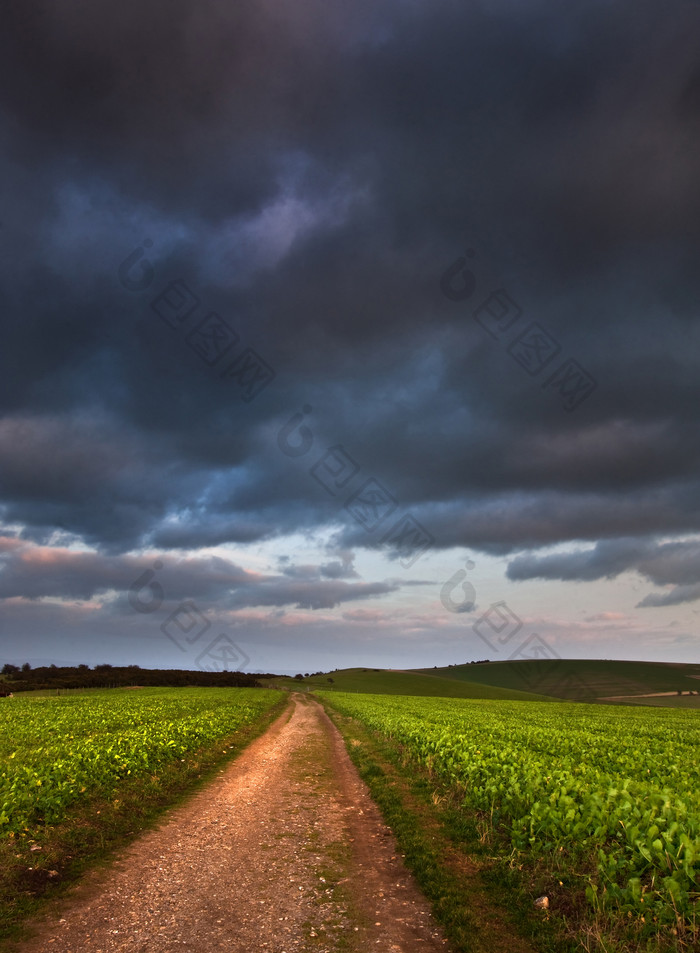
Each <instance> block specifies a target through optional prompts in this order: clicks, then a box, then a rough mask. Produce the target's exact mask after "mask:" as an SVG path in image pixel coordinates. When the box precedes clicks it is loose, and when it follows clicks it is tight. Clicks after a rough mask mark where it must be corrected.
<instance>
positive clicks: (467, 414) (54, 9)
mask: <svg viewBox="0 0 700 953" xmlns="http://www.w3.org/2000/svg"><path fill="white" fill-rule="evenodd" d="M698 38H700V13H698V10H697V8H695V7H693V6H691V5H689V4H685V3H681V2H680V0H678V2H674V3H672V4H671V7H670V8H668V7H667V8H665V9H664V10H661V9H660V8H659V7H658V6H657V5H654V4H646V3H642V4H634V5H632V4H630V3H617V4H612V5H611V4H607V3H593V4H591V3H588V2H586V3H573V4H569V5H566V6H562V5H561V4H555V3H554V2H552V0H550V2H537V3H529V4H518V5H514V4H501V5H495V6H494V7H493V9H491V8H490V9H489V11H488V12H486V11H484V10H481V9H479V8H478V7H473V6H472V7H469V8H467V7H464V8H463V9H461V8H455V7H454V6H453V5H452V4H447V3H440V2H439V3H430V4H428V3H422V4H421V3H419V4H413V5H411V6H410V8H409V7H406V6H405V5H400V4H395V3H390V2H383V3H379V4H376V3H360V4H356V5H354V6H353V7H351V8H347V7H346V6H342V5H341V4H340V3H323V4H322V3H320V2H315V0H314V2H311V0H304V2H301V3H298V4H294V5H293V6H291V7H290V6H289V5H283V4H281V3H278V2H269V3H265V4H259V3H252V2H246V3H242V4H236V5H227V6H225V5H222V4H219V3H214V2H213V0H207V2H204V3H201V4H198V5H197V6H196V8H194V7H192V6H191V5H190V4H185V3H181V2H170V3H168V4H167V5H166V4H164V3H162V2H156V0H149V2H146V3H141V4H139V5H138V7H137V6H136V5H133V6H132V5H128V4H127V6H126V7H124V6H123V5H122V6H120V7H119V8H118V9H117V8H114V9H113V8H108V7H95V8H90V9H89V10H87V9H86V10H84V11H82V12H81V14H80V16H78V15H77V14H76V12H75V11H74V8H73V5H71V4H69V3H67V2H63V0H57V2H55V3H52V4H50V5H49V4H45V3H41V2H39V0H27V2H26V3H23V4H22V5H19V4H17V5H15V6H14V7H13V8H12V9H11V10H10V12H9V14H8V16H7V18H6V22H5V24H4V31H3V37H2V38H1V39H0V53H1V54H2V55H0V73H2V74H4V77H5V80H6V82H5V83H4V84H3V89H4V91H3V93H2V94H1V95H0V123H1V124H2V128H3V131H4V134H5V137H6V139H7V141H8V150H7V152H6V155H5V158H4V159H3V160H2V172H3V179H4V181H5V182H6V184H7V196H8V197H7V202H6V206H5V208H4V209H3V212H2V215H1V216H0V217H1V218H2V230H1V231H0V235H2V237H3V238H4V240H5V243H6V246H7V247H6V251H5V252H4V254H3V256H2V258H0V279H1V280H0V313H2V315H3V318H2V320H3V326H4V337H3V354H2V361H3V368H2V371H3V373H2V374H0V409H1V410H2V412H3V413H4V414H5V420H4V422H3V423H2V427H1V428H0V493H1V494H2V500H3V504H4V510H3V512H4V518H5V520H6V521H7V522H9V523H13V524H20V525H24V526H26V530H25V535H26V536H27V537H30V538H33V539H35V540H38V541H47V540H49V539H51V534H52V533H53V531H54V530H57V529H58V530H63V531H64V532H69V533H74V534H76V535H77V536H78V537H79V538H82V539H83V540H85V541H86V542H87V543H88V544H89V545H91V546H95V547H98V548H100V549H101V550H102V551H104V552H105V553H107V552H108V553H110V554H111V555H118V554H119V553H127V552H129V551H131V550H133V549H134V548H137V547H139V546H144V545H148V546H153V547H160V548H163V549H166V550H167V549H169V548H172V549H190V548H192V549H196V548H197V547H200V546H213V545H217V544H219V543H225V542H240V543H246V542H254V541H256V540H263V539H270V538H272V537H274V536H276V535H281V534H285V533H291V532H294V531H296V530H299V529H302V530H307V529H309V530H310V529H313V528H318V527H321V526H324V525H328V524H329V523H331V522H333V523H340V524H341V525H343V526H344V530H343V532H342V539H343V540H344V542H345V543H346V545H348V546H365V545H368V546H375V545H377V544H378V543H377V541H378V539H379V538H380V536H381V534H380V533H375V534H371V533H367V532H365V531H364V530H363V529H362V528H361V527H359V526H358V524H357V523H356V522H354V521H353V519H352V517H351V516H350V515H349V514H348V513H347V511H346V510H344V508H343V505H342V504H343V498H342V494H341V495H338V496H337V497H335V498H332V497H331V496H330V495H329V494H328V493H327V492H326V491H325V490H324V489H323V487H321V486H319V484H318V483H317V482H315V481H314V480H313V479H312V477H311V476H310V474H309V468H310V467H311V465H312V464H313V463H314V462H315V461H316V460H317V459H318V458H319V456H320V455H321V454H322V453H323V451H324V450H325V448H327V447H328V446H331V445H335V444H338V443H341V444H342V445H343V446H344V447H345V448H346V450H347V451H348V452H349V453H350V454H351V455H352V456H353V458H354V459H355V460H356V461H357V463H358V464H359V465H360V466H361V468H362V469H361V477H358V480H359V479H366V478H369V477H370V476H374V477H376V478H377V479H379V480H380V481H381V483H382V484H383V485H384V486H385V487H386V488H387V490H388V491H389V492H390V493H392V494H393V495H394V497H395V498H396V499H397V501H398V502H399V504H400V508H401V509H400V511H399V512H409V511H410V512H411V513H413V514H414V515H415V516H416V518H418V519H419V520H420V521H421V523H422V524H423V525H424V526H425V527H426V528H427V529H428V530H429V532H431V533H432V534H433V536H434V537H435V539H436V545H438V546H469V547H474V548H480V549H484V550H491V551H493V552H513V551H518V550H522V549H523V548H528V547H537V546H541V545H546V544H549V543H554V542H561V541H567V540H572V539H588V540H596V539H601V538H603V537H605V538H608V539H611V538H612V539H614V538H615V537H620V536H624V537H630V538H635V539H640V538H643V537H645V536H648V535H659V534H664V533H666V534H670V533H674V534H675V533H684V532H686V533H687V532H690V531H700V507H699V499H700V495H699V490H700V486H699V484H698V476H697V474H698V450H697V446H698V445H697V439H696V434H697V427H698V423H699V420H698V417H699V415H700V410H699V408H700V376H699V375H698V373H697V355H698V353H700V334H699V333H698V320H697V302H698V300H700V276H699V274H698V271H697V267H696V262H697V258H698V252H699V251H700V249H699V248H698V245H699V243H700V226H699V225H698V222H700V215H699V214H698V213H699V212H700V185H699V184H698V179H697V154H698V147H699V146H700V94H699V93H698V90H700V80H699V78H698V77H700V67H699V66H698V58H697V48H698V43H697V41H698ZM37 63H41V64H42V65H41V68H40V69H38V68H37V65H36V64H37ZM29 168H31V169H32V170H34V172H33V174H32V176H31V177H29V176H28V172H27V170H28V169H29ZM146 237H150V238H151V239H152V241H153V246H152V247H151V249H150V250H149V252H148V254H149V258H150V260H151V261H152V263H153V265H154V267H155V278H154V281H153V283H152V285H151V286H150V287H149V288H148V289H147V290H145V291H144V292H143V293H138V292H134V291H129V290H127V289H126V288H124V287H123V286H122V285H121V284H120V283H119V281H118V279H117V268H118V265H119V263H120V262H122V261H123V259H124V258H125V257H126V256H127V255H128V254H129V253H130V252H131V251H132V249H133V248H134V247H136V246H137V245H138V244H139V243H140V242H141V241H142V240H143V239H144V238H146ZM468 246H470V247H473V248H474V249H475V251H476V255H475V257H474V259H473V262H472V267H473V269H474V272H475V274H476V275H477V278H478V287H479V292H478V295H477V296H475V298H474V300H473V301H472V302H471V303H470V305H467V304H466V303H465V304H461V305H460V304H457V303H454V302H450V301H447V300H446V299H445V298H444V297H443V296H441V294H440V291H439V279H440V276H441V274H442V273H443V272H444V270H445V269H446V267H447V266H448V265H449V264H450V263H451V262H452V261H453V260H454V259H455V258H456V256H457V255H460V254H462V253H463V252H464V250H465V248H466V247H468ZM175 278H183V279H184V280H185V281H186V282H187V283H188V285H189V286H190V287H191V288H192V289H193V290H194V291H195V293H196V294H197V295H198V296H199V297H200V298H201V305H200V311H199V315H200V316H203V315H204V314H205V313H206V312H207V311H209V310H216V311H218V312H219V313H220V314H222V315H224V316H225V317H226V319H227V320H228V321H229V322H230V324H231V326H232V327H233V329H234V330H235V331H236V333H237V334H238V335H239V337H240V338H241V340H242V341H244V342H245V344H246V345H249V346H251V347H253V348H255V349H256V350H257V351H258V352H259V353H260V354H261V355H262V356H263V357H264V358H265V360H267V361H268V362H269V363H270V364H271V365H272V366H273V367H274V369H275V371H276V372H277V376H276V378H275V380H274V381H273V382H272V383H271V384H270V386H269V387H268V388H267V389H266V390H264V391H263V392H262V393H261V394H260V396H259V397H258V398H256V399H255V400H254V401H252V402H251V403H249V404H246V403H244V402H242V401H241V400H240V398H239V397H238V396H237V394H236V392H235V389H233V388H231V387H229V386H227V384H226V382H225V381H223V380H221V378H220V377H219V375H218V371H217V370H212V369H210V368H207V367H206V366H205V365H204V364H203V363H202V361H201V360H199V359H198V358H197V356H196V355H194V354H193V353H192V351H191V350H189V349H188V347H187V345H186V343H185V340H184V334H179V333H178V332H177V331H175V330H173V329H171V328H169V327H167V326H166V324H165V323H163V322H160V321H159V319H158V318H157V317H156V316H155V314H154V312H153V311H152V310H151V309H150V308H149V301H150V300H151V299H152V298H153V297H154V296H155V295H156V294H157V293H159V292H160V291H162V290H163V289H164V288H165V287H166V285H167V284H168V282H169V281H171V280H173V279H175ZM501 285H502V286H504V287H506V288H507V289H508V290H509V292H510V293H511V294H512V295H513V296H514V297H515V298H516V299H517V300H518V302H519V304H520V305H521V306H522V307H523V308H524V310H525V318H526V320H527V321H531V320H532V321H534V320H536V321H539V322H540V323H541V324H542V325H543V326H545V327H546V328H547V329H548V330H549V332H550V333H551V334H552V335H553V336H554V337H555V338H556V339H557V341H558V342H559V343H560V344H561V347H562V356H564V355H566V356H572V357H574V358H575V359H576V360H578V361H580V362H581V363H582V364H583V365H584V366H585V367H586V368H587V369H589V370H590V372H591V373H593V374H594V375H595V377H596V379H597V380H598V382H599V385H598V389H597V390H596V391H595V392H594V394H593V396H592V397H591V398H590V399H589V400H588V401H587V402H586V403H585V404H583V405H582V406H581V407H580V408H578V409H577V410H576V411H575V412H574V413H571V414H567V413H566V412H565V411H564V410H563V409H562V407H561V402H560V401H559V402H558V401H557V400H556V399H555V398H554V397H553V395H552V394H551V393H548V392H547V391H544V390H543V389H542V387H541V381H540V380H539V379H537V380H535V379H533V378H531V377H530V376H529V375H528V374H527V373H526V372H525V371H524V370H523V369H522V368H521V367H520V366H518V365H517V364H516V363H515V362H514V361H513V360H512V358H511V357H510V356H509V354H508V353H507V351H506V349H505V348H504V346H503V345H502V344H501V343H500V342H497V341H494V340H492V339H491V338H490V337H488V335H486V334H485V332H484V331H483V330H482V328H481V327H479V326H478V325H477V324H476V323H475V322H474V320H473V319H472V318H471V317H470V310H471V308H472V307H474V306H475V305H476V304H477V303H478V301H477V298H480V297H482V296H483V295H484V294H485V293H487V292H488V291H489V290H491V289H492V288H493V287H495V286H501ZM305 404H308V405H310V406H311V407H312V413H311V414H310V415H309V417H308V425H309V427H310V428H311V430H312V433H313V438H314V443H313V448H312V450H310V451H309V453H308V455H305V456H304V457H303V458H299V459H296V458H290V457H286V456H284V455H283V454H282V453H280V451H279V449H278V447H277V435H278V433H279V430H280V428H281V427H282V426H283V424H284V423H285V422H286V421H287V420H288V419H289V417H290V416H291V415H292V414H293V413H294V412H296V411H297V410H299V409H300V408H301V407H302V406H304V405H305ZM353 488H354V485H353ZM382 532H383V530H382ZM634 545H637V544H636V543H635V544H634ZM601 546H602V544H601ZM596 552H598V550H597V549H596ZM606 552H608V551H607V550H605V549H604V548H603V549H601V550H600V553H601V554H602V555H600V559H599V560H594V562H595V563H596V566H598V568H592V567H591V565H590V564H587V563H585V560H584V562H583V563H581V564H580V565H579V564H578V563H576V561H575V559H574V557H571V558H572V560H573V562H570V563H568V564H567V566H568V569H567V571H568V572H571V573H573V575H572V576H571V577H570V578H584V577H585V578H600V576H595V575H590V576H588V575H586V574H587V573H588V574H590V573H593V574H594V573H595V572H598V571H599V568H600V566H599V563H600V565H602V564H603V563H604V562H605V559H604V558H603V556H604V555H605V553H606ZM606 558H607V557H606ZM631 558H632V557H630V559H631ZM613 564H614V565H617V563H615V561H614V560H613V562H612V563H611V565H613ZM513 565H514V566H515V567H516V569H515V570H513V571H514V572H515V571H517V572H521V573H523V572H526V571H530V570H529V569H528V568H527V566H528V565H529V564H524V563H522V562H520V561H516V563H514V564H513ZM548 565H549V564H547V565H544V564H543V565H540V564H538V566H539V568H540V569H543V568H544V569H545V570H547V571H549V569H548V568H547V566H548ZM517 567H520V568H517ZM512 568H513V567H511V569H512ZM577 572H578V573H579V574H580V575H578V576H577V575H576V573H577ZM603 575H605V573H603ZM513 578H515V577H513ZM557 578H559V577H557ZM649 578H652V576H650V577H649ZM671 581H672V582H674V583H676V584H678V585H683V586H686V585H690V586H691V587H692V586H693V585H695V580H694V579H692V580H689V581H683V580H681V579H680V576H679V578H678V579H676V578H674V579H672V580H671ZM660 584H664V583H660ZM66 585H67V587H68V588H67V589H66V592H68V591H69V590H70V585H69V584H68V583H66ZM275 585H278V584H275ZM284 585H292V582H289V583H286V582H285V583H284ZM313 585H314V587H316V588H314V590H313V592H308V593H300V595H299V604H300V605H309V606H313V605H315V604H319V605H320V604H324V605H325V604H331V603H333V604H335V602H334V600H339V599H340V598H341V597H343V598H344V597H346V596H347V597H348V598H351V597H352V598H354V597H355V596H349V595H348V593H349V592H350V591H352V592H353V593H355V592H360V591H361V584H359V583H358V584H355V583H353V584H352V585H350V584H347V583H344V582H342V584H341V579H340V576H338V578H337V579H336V578H334V577H333V576H332V575H328V574H326V575H325V577H324V579H323V580H317V581H316V582H314V583H313ZM57 586H58V583H57ZM279 586H282V583H281V582H280V583H279ZM324 586H325V589H324V588H322V587H324ZM333 586H340V588H333ZM343 586H347V587H348V588H347V589H346V588H343ZM319 587H321V588H319ZM88 588H89V586H88ZM85 591H87V590H85ZM276 591H278V593H279V598H283V597H284V598H287V596H288V595H289V597H290V598H292V596H291V595H290V594H289V593H286V590H285V591H283V589H282V588H279V589H278V590H276ZM681 591H685V590H679V592H681ZM269 592H271V593H272V594H271V595H269V599H270V600H271V601H270V603H269V604H282V603H277V602H275V601H274V600H275V598H277V596H275V595H274V593H273V591H272V590H269ZM285 593H286V594H285ZM368 594H372V593H368ZM241 598H243V597H242V596H241ZM650 598H651V597H650ZM655 598H656V597H655ZM664 598H668V596H664Z"/></svg>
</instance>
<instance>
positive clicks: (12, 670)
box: [1, 662, 275, 692]
mask: <svg viewBox="0 0 700 953" xmlns="http://www.w3.org/2000/svg"><path fill="white" fill-rule="evenodd" d="M1 674H2V675H3V676H4V681H3V683H2V688H4V690H5V691H6V692H7V691H10V692H27V691H35V690H37V689H53V688H56V689H61V688H128V687H129V686H136V685H138V686H143V687H153V686H158V685H160V686H172V687H179V686H186V685H202V686H208V687H218V688H260V687H262V686H261V684H260V682H259V681H258V679H260V678H273V677H275V676H274V675H272V674H270V675H267V674H266V675H260V674H256V675H251V674H248V673H245V672H202V671H199V670H195V671H183V670H181V669H158V668H141V667H140V666H138V665H109V664H107V663H105V664H103V665H95V666H94V668H90V666H89V665H66V666H59V665H43V666H38V667H37V668H32V667H31V665H30V664H29V662H25V663H24V665H22V666H21V667H20V666H18V665H11V664H10V663H7V664H6V665H4V666H3V668H2V673H1Z"/></svg>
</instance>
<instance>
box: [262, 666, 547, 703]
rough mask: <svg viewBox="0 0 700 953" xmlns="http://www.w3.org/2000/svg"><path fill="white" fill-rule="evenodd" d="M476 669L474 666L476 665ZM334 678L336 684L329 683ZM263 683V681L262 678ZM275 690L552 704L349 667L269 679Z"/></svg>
mask: <svg viewBox="0 0 700 953" xmlns="http://www.w3.org/2000/svg"><path fill="white" fill-rule="evenodd" d="M472 667H473V666H472ZM329 679H333V681H332V682H331V681H329ZM259 681H260V682H261V683H262V682H263V679H259ZM264 681H265V684H266V685H269V686H270V687H271V688H272V687H275V688H289V689H292V690H296V691H304V690H306V691H313V690H314V689H321V688H322V689H323V690H324V691H338V692H364V693H366V694H373V695H425V696H436V697H442V698H511V699H515V700H518V699H520V700H521V701H549V700H550V699H548V698H546V697H545V696H543V695H536V694H532V693H529V692H524V691H518V690H517V689H514V688H510V687H508V686H505V687H503V686H494V685H487V684H478V683H473V682H469V681H466V680H465V679H450V678H443V677H440V676H436V675H435V674H434V673H433V672H424V673H421V672H393V671H389V670H387V669H371V668H369V669H368V668H346V669H341V670H340V671H337V672H330V673H329V674H328V675H312V676H309V678H305V679H303V681H301V680H299V679H295V678H272V679H265V680H264Z"/></svg>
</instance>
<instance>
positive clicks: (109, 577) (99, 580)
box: [0, 536, 400, 609]
mask: <svg viewBox="0 0 700 953" xmlns="http://www.w3.org/2000/svg"><path fill="white" fill-rule="evenodd" d="M327 570H328V567H327V566H315V567H314V566H304V567H299V568H298V570H297V571H295V567H293V566H290V567H289V570H288V572H287V573H286V575H280V576H270V575H265V574H262V573H254V572H248V571H246V570H244V569H242V568H241V567H240V566H237V565H236V564H235V563H233V562H231V561H230V560H228V559H222V558H221V557H219V556H200V557H189V558H180V559H175V558H167V557H166V558H163V559H162V560H159V561H158V560H154V559H153V558H146V557H135V556H103V555H101V554H99V553H95V552H79V551H73V550H69V549H65V548H61V547H59V546H52V547H48V546H46V547H44V546H35V545H33V544H31V543H27V542H26V541H24V540H21V539H19V538H18V537H12V536H8V537H0V599H17V598H21V599H30V600H34V599H39V598H63V599H69V600H70V599H73V600H90V599H98V600H99V599H101V598H104V597H107V598H108V599H109V598H113V597H114V595H115V594H116V596H118V597H120V596H123V595H124V594H129V593H132V594H133V593H135V592H136V593H138V590H139V588H141V587H147V586H148V585H149V584H150V583H151V581H152V580H154V579H157V582H158V584H159V585H160V586H161V588H162V590H163V591H164V592H167V597H168V599H176V600H182V599H196V600H198V601H199V600H202V601H205V602H206V603H207V604H219V605H223V606H224V607H226V608H234V609H241V608H245V607H250V606H291V605H293V606H296V607H297V608H304V609H332V608H334V607H335V606H337V605H340V604H341V603H344V602H351V601H356V600H360V599H366V598H368V597H372V596H382V595H387V594H390V593H394V592H397V591H398V590H399V588H400V586H399V584H398V583H397V582H395V581H394V582H391V581H390V582H373V583H364V582H356V583H349V582H345V581H343V580H341V579H339V578H337V577H333V576H331V577H330V578H328V575H329V573H328V571H327ZM354 576H355V577H356V578H359V576H358V574H357V573H354ZM288 577H289V578H288Z"/></svg>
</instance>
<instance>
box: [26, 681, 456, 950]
mask: <svg viewBox="0 0 700 953" xmlns="http://www.w3.org/2000/svg"><path fill="white" fill-rule="evenodd" d="M20 949H21V951H22V953H46V951H49V950H50V951H52V953H116V951H129V953H165V951H167V953H171V951H172V953H174V951H190V953H214V951H217V950H227V951H230V953H238V951H241V953H243V951H245V953H295V951H304V953H307V951H308V953H312V951H316V953H324V951H328V953H331V951H344V953H356V951H358V953H359V951H362V953H367V951H372V950H377V951H381V953H399V951H400V953H414V951H415V953H418V951H436V950H442V951H446V950H447V949H448V946H447V943H446V941H445V940H444V938H443V935H442V933H441V931H440V930H439V928H438V927H437V925H436V924H435V922H434V921H433V919H432V917H431V915H430V912H429V907H428V904H427V901H426V900H425V899H424V898H423V897H422V895H421V894H420V893H419V891H418V889H417V887H416V886H415V883H414V881H413V880H412V878H411V876H410V875H409V873H408V872H407V870H406V869H405V867H404V865H403V863H402V861H401V859H400V857H399V856H398V855H397V854H396V847H395V843H394V840H393V836H392V835H391V833H390V831H389V829H388V828H387V827H386V826H385V825H384V824H383V822H382V820H381V817H380V815H379V812H378V810H377V808H376V807H375V805H374V803H373V802H372V801H371V799H370V797H369V794H368V793H367V789H366V787H365V785H364V783H363V782H362V781H361V780H360V778H359V777H358V775H357V772H356V771H355V768H354V766H353V765H352V763H351V761H350V759H349V758H348V755H347V752H346V750H345V747H344V744H343V741H342V739H341V737H340V735H339V734H338V732H337V730H336V728H335V727H334V726H333V725H332V723H331V722H330V720H329V719H328V717H327V716H326V714H325V712H324V711H323V709H322V708H321V706H320V705H319V704H318V703H317V702H315V701H313V700H311V699H308V698H305V697H303V696H301V695H294V696H293V698H292V701H291V703H290V707H289V709H287V710H286V711H285V713H284V714H283V715H282V716H281V717H280V718H279V719H278V720H277V721H276V722H275V723H274V724H273V725H272V726H271V728H270V729H269V730H268V731H267V732H266V733H265V734H264V735H263V736H262V737H260V738H259V739H257V740H256V741H254V742H253V743H252V744H251V745H250V746H249V747H248V748H246V750H245V751H244V752H243V753H242V754H241V756H240V757H239V758H238V759H237V760H236V761H234V762H233V763H232V764H231V765H229V766H228V767H227V768H226V769H224V770H223V771H222V772H221V774H220V775H219V777H218V778H217V779H216V780H215V781H214V782H212V783H211V784H209V785H207V787H206V788H204V789H203V790H202V791H201V792H199V793H198V794H196V795H195V796H194V797H193V798H191V799H190V800H189V801H188V802H187V804H186V805H185V806H183V807H180V808H178V809H176V810H175V811H173V812H171V813H170V814H169V815H168V816H167V818H166V820H165V821H164V822H163V823H162V824H161V826H160V827H159V828H158V829H157V830H154V831H150V832H148V833H147V834H145V835H143V836H141V837H140V838H139V839H138V840H137V841H135V842H134V843H133V844H132V845H131V846H130V847H129V848H127V849H126V850H125V851H124V852H123V853H122V854H121V855H120V856H119V858H118V860H117V861H116V862H115V863H114V864H113V865H112V866H111V867H110V868H109V869H108V870H107V871H104V872H101V873H100V874H99V875H97V876H94V877H93V878H92V882H91V883H90V884H89V885H87V884H85V885H83V886H81V887H79V888H78V889H77V891H75V893H74V894H73V895H72V896H71V897H70V898H69V899H67V900H66V901H65V904H64V906H63V907H62V910H61V913H60V919H59V918H58V917H56V918H55V919H51V920H47V921H45V922H44V923H42V924H41V926H40V927H39V932H38V933H37V934H36V936H35V937H34V938H33V939H31V940H30V941H28V942H26V943H24V944H22V945H21V947H20Z"/></svg>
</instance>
